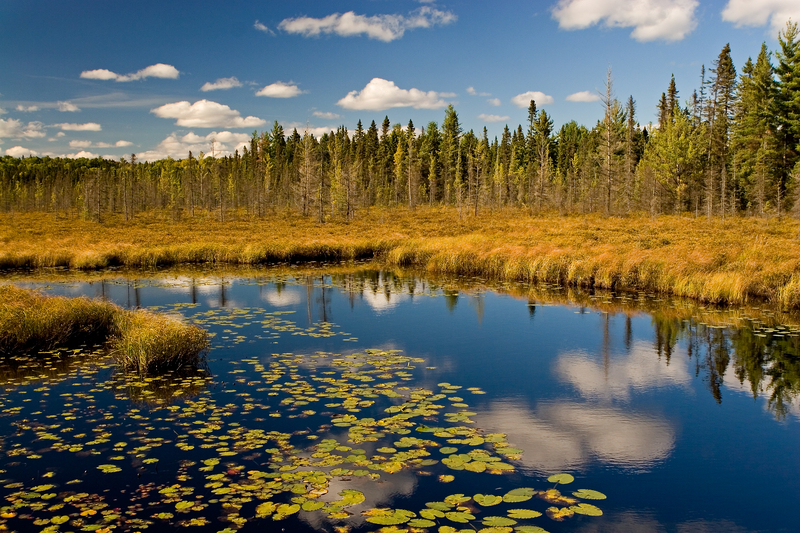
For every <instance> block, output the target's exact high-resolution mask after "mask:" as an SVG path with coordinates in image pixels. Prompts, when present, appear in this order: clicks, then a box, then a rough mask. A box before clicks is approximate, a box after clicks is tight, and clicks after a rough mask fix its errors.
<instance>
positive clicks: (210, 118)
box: [150, 99, 266, 128]
mask: <svg viewBox="0 0 800 533" xmlns="http://www.w3.org/2000/svg"><path fill="white" fill-rule="evenodd" d="M150 112H151V113H154V114H155V115H156V116H157V117H161V118H174V119H177V120H176V122H175V124H176V125H177V126H185V127H187V128H253V127H256V126H263V125H264V124H266V121H265V120H263V119H260V118H258V117H253V116H249V117H244V118H243V117H242V116H241V115H240V113H239V112H238V111H236V110H235V109H231V108H230V107H228V106H226V105H224V104H219V103H217V102H212V101H211V100H205V99H204V100H198V101H197V102H195V103H193V104H190V103H189V102H187V101H186V100H184V101H182V102H173V103H171V104H164V105H162V106H161V107H157V108H155V109H151V110H150Z"/></svg>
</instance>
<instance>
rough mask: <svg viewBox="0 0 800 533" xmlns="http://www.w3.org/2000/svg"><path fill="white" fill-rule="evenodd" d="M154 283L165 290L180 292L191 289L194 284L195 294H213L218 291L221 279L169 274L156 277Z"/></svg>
mask: <svg viewBox="0 0 800 533" xmlns="http://www.w3.org/2000/svg"><path fill="white" fill-rule="evenodd" d="M155 284H156V286H158V287H163V288H164V289H166V290H170V291H180V292H188V291H191V290H192V286H194V290H195V292H196V293H197V294H214V293H218V292H219V286H220V285H221V284H222V279H221V278H214V277H204V276H201V277H196V278H193V277H191V276H171V277H163V278H158V279H157V280H156V282H155Z"/></svg>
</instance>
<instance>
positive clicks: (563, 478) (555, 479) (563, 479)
mask: <svg viewBox="0 0 800 533" xmlns="http://www.w3.org/2000/svg"><path fill="white" fill-rule="evenodd" d="M547 481H549V482H550V483H560V484H561V485H566V484H567V483H572V482H573V481H575V478H574V477H572V476H571V475H570V474H554V475H552V476H550V477H549V478H547Z"/></svg>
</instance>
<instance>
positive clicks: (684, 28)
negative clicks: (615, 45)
mask: <svg viewBox="0 0 800 533" xmlns="http://www.w3.org/2000/svg"><path fill="white" fill-rule="evenodd" d="M741 1H742V3H744V2H748V3H753V4H756V3H764V2H754V1H753V0H741ZM785 1H786V3H789V2H792V1H793V0H785ZM697 6H698V1H697V0H559V2H558V4H556V5H555V6H554V7H553V10H552V14H553V18H554V19H556V20H557V21H558V25H559V27H560V28H561V29H565V30H580V29H584V28H588V27H590V26H594V25H597V24H602V25H603V26H605V27H607V28H633V31H632V32H631V37H633V38H634V39H636V40H637V41H642V42H645V41H655V40H664V41H680V40H681V39H683V38H684V37H686V36H687V35H688V34H689V33H691V32H692V30H694V29H695V27H697V20H695V16H694V15H695V10H696V9H697Z"/></svg>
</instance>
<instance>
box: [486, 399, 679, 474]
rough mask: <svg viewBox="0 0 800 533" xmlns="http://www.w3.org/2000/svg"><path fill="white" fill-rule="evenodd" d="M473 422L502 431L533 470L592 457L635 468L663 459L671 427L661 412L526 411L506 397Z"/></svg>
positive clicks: (570, 407) (567, 406)
mask: <svg viewBox="0 0 800 533" xmlns="http://www.w3.org/2000/svg"><path fill="white" fill-rule="evenodd" d="M477 421H478V425H479V426H480V427H483V428H485V429H487V430H488V431H496V432H502V433H506V434H507V435H508V440H509V442H511V443H512V445H514V446H517V447H519V448H521V449H522V450H523V451H524V453H523V454H522V460H521V461H522V463H523V464H524V465H525V466H526V467H528V468H530V469H532V470H535V471H537V472H541V473H546V472H556V471H559V470H575V469H579V468H581V467H584V466H585V465H586V463H587V462H588V461H590V460H591V459H598V460H600V461H602V462H604V463H606V464H613V465H616V466H620V467H622V468H630V469H635V470H642V469H647V468H649V467H650V466H652V465H653V464H654V463H656V462H658V461H663V460H664V459H666V458H667V457H668V456H669V454H670V453H671V451H672V448H673V446H674V444H675V432H674V431H673V429H672V427H671V426H670V425H669V423H668V422H667V421H666V420H665V419H662V418H656V417H653V416H645V415H635V414H630V413H627V412H625V411H623V410H621V409H616V408H613V407H598V406H593V405H590V404H583V403H573V402H564V403H553V404H546V405H544V406H543V407H541V408H539V409H537V410H536V412H533V411H530V410H528V409H526V408H524V407H520V406H519V405H518V404H516V403H514V402H513V401H511V400H508V401H500V402H494V403H492V405H491V407H490V408H489V409H488V410H486V411H483V412H481V413H479V414H478V416H477Z"/></svg>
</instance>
